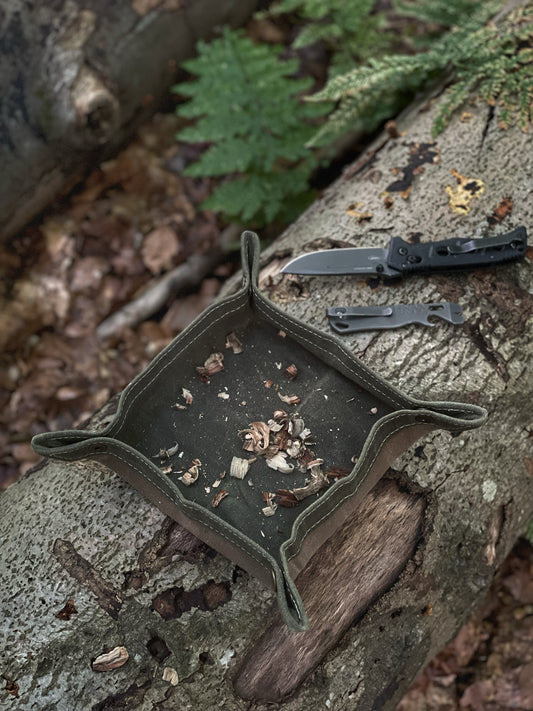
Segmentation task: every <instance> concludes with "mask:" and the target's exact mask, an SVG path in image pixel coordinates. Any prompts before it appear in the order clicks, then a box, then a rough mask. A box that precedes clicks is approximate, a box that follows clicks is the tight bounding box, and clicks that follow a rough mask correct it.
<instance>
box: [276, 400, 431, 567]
mask: <svg viewBox="0 0 533 711" xmlns="http://www.w3.org/2000/svg"><path fill="white" fill-rule="evenodd" d="M402 415H405V413H398V414H397V415H395V416H394V417H391V418H390V420H389V422H392V420H393V419H398V418H399V417H402ZM421 424H422V423H421ZM425 424H428V425H429V424H431V423H429V422H427V423H425ZM412 425H413V423H412V422H408V423H407V424H405V425H401V426H400V427H396V428H395V429H393V430H391V431H390V432H389V433H388V435H387V439H388V438H390V437H392V436H393V435H395V434H396V433H397V432H400V431H401V430H404V429H406V428H407V427H411V426H412ZM376 434H377V430H376V431H375V432H374V434H373V435H372V438H371V439H370V440H369V443H368V446H369V447H370V446H371V444H372V443H373V442H374V440H375V438H376ZM382 450H383V447H379V448H378V450H377V452H376V454H375V455H374V458H373V459H372V461H371V462H370V464H368V465H367V467H366V468H367V469H368V470H370V469H371V468H372V467H373V466H374V462H375V461H376V459H377V458H378V457H379V455H380V454H381V452H382ZM365 478H366V477H365ZM380 478H381V477H380ZM363 482H364V479H363V480H362V481H361V482H360V484H362V483H363ZM356 493H357V490H355V491H354V490H352V491H349V492H347V493H346V494H345V495H344V496H343V497H342V498H341V499H339V501H338V502H337V503H336V504H335V506H334V507H333V508H332V509H329V510H328V511H326V513H324V515H323V516H322V517H321V518H319V519H318V520H317V521H315V522H314V523H313V524H312V525H311V527H310V528H308V529H307V530H306V531H305V533H304V534H303V537H304V538H305V536H307V535H309V533H311V531H313V530H314V529H315V528H316V527H317V526H318V524H319V523H322V521H323V520H324V519H325V518H328V517H329V516H331V515H332V514H333V513H334V512H335V511H336V510H337V509H338V508H339V506H340V505H341V504H343V503H344V502H345V501H346V500H347V499H349V498H350V497H351V496H354V495H355V494H356ZM307 511H309V509H307ZM307 511H306V512H304V516H305V515H306V514H307ZM298 535H299V533H296V536H298ZM303 543H304V540H303V538H302V539H301V540H300V542H299V543H298V547H297V549H296V551H295V552H294V553H292V554H291V555H290V556H289V555H287V554H286V553H285V551H283V555H284V557H285V559H286V561H287V563H288V562H289V561H290V560H292V559H293V558H294V557H295V556H297V555H298V553H299V552H300V550H301V548H302V546H303ZM289 544H290V540H289V541H286V542H285V543H284V544H282V546H283V545H284V546H285V547H286V548H288V547H289Z"/></svg>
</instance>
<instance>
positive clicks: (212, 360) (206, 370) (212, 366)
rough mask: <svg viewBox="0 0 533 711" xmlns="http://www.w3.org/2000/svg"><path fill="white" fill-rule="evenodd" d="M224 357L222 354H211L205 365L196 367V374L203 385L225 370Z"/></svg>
mask: <svg viewBox="0 0 533 711" xmlns="http://www.w3.org/2000/svg"><path fill="white" fill-rule="evenodd" d="M223 360H224V355H223V354H222V353H211V355H210V356H209V358H208V359H207V360H206V361H205V363H204V364H203V365H197V366H196V372H197V373H198V375H199V376H200V380H201V381H202V382H203V383H209V382H210V379H211V376H212V375H214V374H215V373H218V372H219V371H220V370H223V369H224V363H223Z"/></svg>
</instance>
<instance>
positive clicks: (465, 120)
mask: <svg viewBox="0 0 533 711" xmlns="http://www.w3.org/2000/svg"><path fill="white" fill-rule="evenodd" d="M471 118H472V114H471V113H470V111H463V113H462V114H461V118H460V119H459V121H460V122H461V123H468V122H469V121H470V119H471Z"/></svg>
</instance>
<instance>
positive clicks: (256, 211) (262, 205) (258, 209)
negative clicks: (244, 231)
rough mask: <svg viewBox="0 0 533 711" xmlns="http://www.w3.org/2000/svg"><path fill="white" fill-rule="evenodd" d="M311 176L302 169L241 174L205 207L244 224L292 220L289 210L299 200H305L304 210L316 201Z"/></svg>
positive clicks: (217, 190) (224, 185)
mask: <svg viewBox="0 0 533 711" xmlns="http://www.w3.org/2000/svg"><path fill="white" fill-rule="evenodd" d="M308 177H309V176H308V173H307V171H306V170H301V169H300V170H297V169H293V170H289V171H288V172H279V173H276V174H272V173H268V174H265V173H263V174H261V173H250V174H248V175H241V176H238V177H236V178H234V179H230V180H227V181H226V182H223V183H222V184H221V185H219V186H218V187H217V188H216V189H215V190H214V191H213V193H212V194H211V195H210V196H209V197H208V198H207V200H206V201H205V204H204V207H205V208H206V209H208V210H214V211H215V212H223V213H224V214H225V215H227V216H228V217H230V218H232V219H239V220H240V221H241V222H249V221H251V220H258V219H259V220H261V221H262V222H264V223H265V224H266V223H269V222H272V220H274V219H275V218H280V219H287V218H289V219H290V218H291V217H293V215H291V214H288V213H286V210H287V209H290V206H292V205H294V202H295V200H298V199H300V198H303V199H304V202H303V205H302V209H303V207H305V206H306V204H308V203H309V202H311V200H312V197H313V195H312V194H311V192H310V191H309V188H308Z"/></svg>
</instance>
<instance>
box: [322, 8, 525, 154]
mask: <svg viewBox="0 0 533 711" xmlns="http://www.w3.org/2000/svg"><path fill="white" fill-rule="evenodd" d="M500 6H501V2H499V1H498V2H494V1H492V2H483V3H473V2H469V1H468V0H449V1H447V2H445V1H444V0H425V2H417V3H413V4H406V3H402V4H401V5H400V4H399V5H398V8H399V9H400V10H401V11H402V12H403V13H405V14H407V15H410V16H413V17H417V18H418V19H421V20H425V21H431V22H432V23H439V24H440V25H442V26H444V25H451V23H453V26H451V27H450V29H449V31H448V32H446V33H445V34H442V35H441V36H440V37H438V38H437V39H433V40H432V41H431V42H430V43H429V46H428V48H427V49H426V50H425V51H423V52H420V53H418V54H414V55H399V54H395V55H389V56H385V57H383V58H380V59H376V58H371V59H370V60H369V62H368V63H367V64H366V65H364V66H359V67H355V68H354V69H353V70H351V71H350V72H347V73H345V74H343V75H340V76H337V77H334V78H333V79H331V80H330V81H329V82H328V84H327V85H326V87H325V88H324V89H323V90H322V91H321V92H319V93H318V94H315V95H313V97H311V98H312V100H314V101H321V100H328V101H331V100H334V101H336V102H338V105H337V109H336V110H335V112H334V113H333V114H332V116H331V117H330V119H329V121H328V123H327V124H325V125H324V126H323V127H322V128H321V129H320V130H319V131H318V133H317V134H316V136H315V137H314V139H313V141H319V142H322V141H324V140H326V139H329V138H331V137H333V136H336V135H338V134H341V133H343V132H345V131H346V130H348V129H353V127H354V126H356V125H361V124H364V121H365V119H367V117H368V116H369V114H372V113H373V115H375V114H376V112H377V115H378V116H381V117H384V116H386V115H387V110H388V109H389V107H391V106H393V105H394V102H395V100H397V99H398V97H399V96H400V95H401V93H402V92H406V91H415V90H417V89H420V88H422V87H423V86H424V85H425V84H427V83H428V82H429V81H430V80H432V79H434V78H435V77H437V76H440V75H442V74H443V72H445V71H447V70H448V71H449V70H453V73H454V79H453V84H452V86H451V87H450V89H449V90H448V91H447V94H446V97H445V100H444V102H442V103H441V105H440V108H439V111H438V113H437V115H436V118H435V123H434V129H433V130H434V135H437V134H438V133H440V132H441V131H442V130H443V129H444V127H445V126H446V124H447V123H448V122H449V120H450V118H451V116H452V114H453V112H454V111H456V110H457V109H458V108H460V107H461V106H462V105H463V104H464V103H465V101H466V100H467V99H468V98H469V97H470V96H472V95H477V96H478V97H479V98H481V99H484V100H485V101H488V102H489V103H491V104H495V103H496V102H497V103H498V104H499V105H500V106H501V107H502V111H501V118H500V123H501V124H502V125H508V124H509V123H510V122H511V121H512V120H513V119H514V120H517V121H518V123H519V125H520V126H521V127H522V128H524V129H525V127H526V126H527V124H528V122H529V121H530V120H531V118H532V93H533V57H532V53H533V9H532V8H531V7H530V6H529V7H528V6H525V7H522V8H519V9H518V10H516V11H514V12H513V13H511V14H510V15H509V16H508V17H507V18H506V19H505V20H502V21H501V23H499V24H498V26H495V25H493V24H491V23H488V24H487V22H488V19H489V18H490V17H491V16H492V15H493V14H494V13H495V12H496V10H497V9H498V8H499V7H500Z"/></svg>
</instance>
